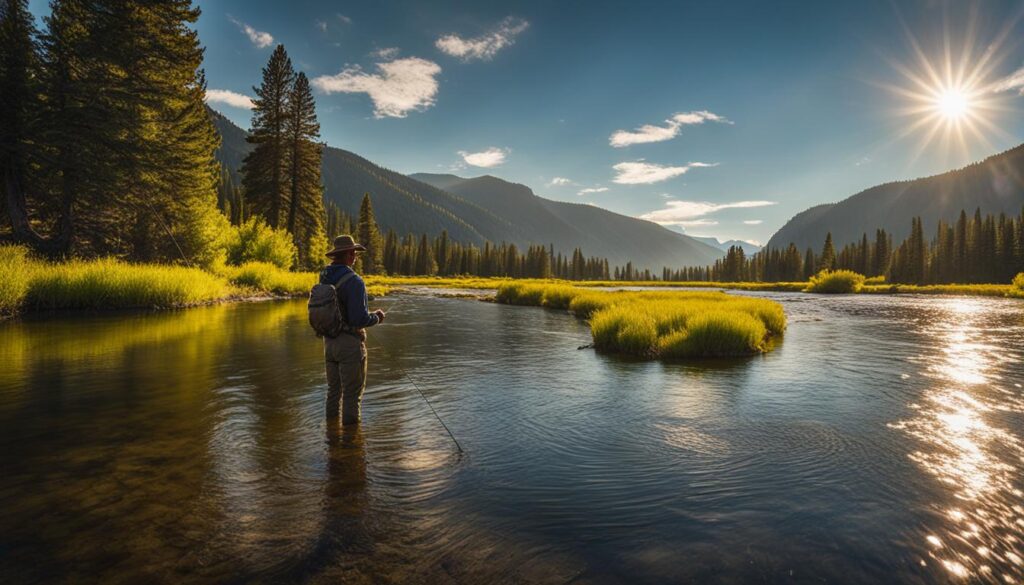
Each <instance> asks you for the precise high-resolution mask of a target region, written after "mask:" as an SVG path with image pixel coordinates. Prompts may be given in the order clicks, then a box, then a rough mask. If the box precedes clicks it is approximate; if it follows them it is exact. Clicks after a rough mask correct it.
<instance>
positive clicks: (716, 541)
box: [0, 293, 1024, 583]
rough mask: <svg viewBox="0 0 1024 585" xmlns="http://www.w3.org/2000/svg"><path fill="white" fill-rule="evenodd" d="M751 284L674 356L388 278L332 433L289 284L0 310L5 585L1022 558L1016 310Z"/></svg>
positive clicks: (494, 575)
mask: <svg viewBox="0 0 1024 585" xmlns="http://www.w3.org/2000/svg"><path fill="white" fill-rule="evenodd" d="M758 296H765V297H769V298H773V299H777V300H779V301H780V302H782V303H783V304H784V306H785V308H786V311H787V314H788V316H789V329H788V331H787V333H786V335H785V337H784V339H783V340H782V341H781V343H779V344H778V345H777V347H776V349H775V350H774V351H773V352H771V353H768V354H765V355H763V356H759V357H755V358H747V359H737V360H718V361H705V362H700V363H692V364H677V365H672V364H663V363H658V362H640V361H632V360H625V359H621V358H617V357H614V356H607V355H602V354H599V353H595V352H594V351H593V350H590V349H585V350H578V349H577V347H578V346H581V345H584V344H587V343H589V341H590V335H589V330H588V328H587V326H586V325H585V324H584V323H582V322H580V321H577V320H576V319H575V318H573V317H572V316H570V315H568V314H565V313H563V312H556V311H549V310H545V309H538V308H531V307H510V306H504V305H497V304H492V303H481V302H478V301H474V300H467V299H452V298H447V299H442V298H432V297H425V296H408V295H406V296H401V295H400V296H396V297H395V298H389V299H383V300H381V301H380V302H379V303H376V304H377V305H379V306H382V307H384V308H388V307H392V308H393V310H392V312H391V314H390V317H389V322H388V323H386V324H384V325H383V326H382V327H380V328H379V329H376V330H373V331H371V342H370V343H371V350H370V351H371V357H370V377H369V387H368V390H367V394H366V396H365V398H364V421H363V424H362V425H361V427H360V428H359V429H356V430H350V431H345V432H342V433H331V432H329V431H328V430H327V429H326V428H325V424H324V421H323V398H324V390H325V383H324V377H323V363H322V354H321V352H322V349H321V346H320V342H319V340H317V339H316V338H314V337H313V335H312V333H311V331H310V330H309V328H308V325H307V324H306V323H305V304H304V301H301V300H296V301H279V302H268V303H255V304H238V305H222V306H213V307H205V308H198V309H191V310H186V311H178V312H161V313H153V314H124V313H122V314H103V315H93V316H73V317H63V318H44V317H30V318H25V319H23V320H20V321H12V322H7V323H0V364H2V366H0V469H3V473H2V475H0V509H3V510H4V514H3V525H2V526H0V582H4V583H22V582H50V581H90V582H104V583H135V582H140V581H143V580H147V581H149V582H157V581H170V582H184V583H190V582H211V583H213V582H217V583H222V582H251V581H264V582H294V581H317V582H345V583H360V582H365V583H380V582H410V581H411V582H452V581H454V582H480V583H492V582H515V583H520V582H542V583H547V582H552V583H562V582H573V583H614V582H629V583H661V582H678V581H694V582H747V581H762V582H812V581H813V582H820V581H828V582H850V583H863V582H892V581H895V580H899V581H904V582H921V583H930V582H936V581H940V582H942V581H953V580H956V579H957V577H959V576H972V577H974V578H976V579H980V580H991V581H1003V580H1004V578H1009V579H1015V580H1018V581H1019V580H1022V579H1024V542H1022V541H1021V538H1024V537H1022V536H1021V535H1022V534H1024V492H1022V490H1024V479H1022V476H1024V473H1022V471H1021V468H1022V467H1024V390H1022V388H1021V384H1022V383H1024V363H1022V361H1021V360H1022V359H1024V349H1022V348H1024V302H1021V301H1012V300H1004V299H984V298H954V297H941V298H940V297H912V296H899V297H893V296H886V297H872V296H845V297H824V296H814V295H805V294H792V293H789V294H787V293H774V294H773V293H765V294H760V295H758ZM399 366H401V367H399ZM403 370H404V371H405V372H407V373H408V376H407V375H405V374H404V373H403ZM410 377H411V378H412V379H414V380H415V381H416V383H418V384H419V385H420V387H421V388H422V389H423V391H424V392H425V394H426V395H427V397H428V398H429V399H430V400H431V402H432V403H433V404H434V406H435V408H436V409H437V411H438V412H439V413H440V415H441V416H442V417H443V418H444V420H445V422H447V423H448V426H449V427H450V428H451V429H452V431H453V432H454V433H455V436H456V437H457V438H458V439H459V441H460V443H461V444H462V446H463V447H464V449H465V451H466V453H465V454H464V455H461V456H460V455H459V454H458V452H457V451H456V449H455V447H454V445H453V443H452V441H451V440H450V439H449V437H448V436H447V435H446V434H445V431H444V429H443V428H442V427H441V425H440V424H439V423H438V421H437V420H436V419H434V418H433V416H432V415H431V413H430V410H429V409H428V407H427V405H426V404H425V403H424V402H423V399H422V398H421V397H420V396H419V395H418V394H417V392H416V390H415V388H414V387H413V386H412V384H411V383H410V381H409V380H410Z"/></svg>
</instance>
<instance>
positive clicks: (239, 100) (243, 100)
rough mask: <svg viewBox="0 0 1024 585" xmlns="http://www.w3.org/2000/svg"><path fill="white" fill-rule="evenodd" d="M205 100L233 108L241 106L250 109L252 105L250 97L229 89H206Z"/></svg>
mask: <svg viewBox="0 0 1024 585" xmlns="http://www.w3.org/2000/svg"><path fill="white" fill-rule="evenodd" d="M206 101H207V102H208V103H214V104H224V105H226V106H231V107H233V108H243V109H246V110H251V109H253V107H254V104H253V103H252V98H251V97H249V96H247V95H244V94H240V93H238V92H234V91H231V90H229V89H208V90H206Z"/></svg>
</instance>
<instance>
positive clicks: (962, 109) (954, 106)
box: [935, 88, 971, 122]
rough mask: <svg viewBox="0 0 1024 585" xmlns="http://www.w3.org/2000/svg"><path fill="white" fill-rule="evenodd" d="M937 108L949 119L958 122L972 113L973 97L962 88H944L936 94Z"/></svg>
mask: <svg viewBox="0 0 1024 585" xmlns="http://www.w3.org/2000/svg"><path fill="white" fill-rule="evenodd" d="M935 109H936V110H937V111H938V112H939V114H941V115H942V117H943V118H945V119H946V120H947V121H950V122H956V121H959V120H961V119H962V118H964V117H965V116H967V115H969V114H970V112H971V99H970V96H968V95H967V94H966V93H965V92H964V91H962V90H960V89H957V88H948V89H944V90H942V91H941V92H940V93H939V94H938V95H937V96H935Z"/></svg>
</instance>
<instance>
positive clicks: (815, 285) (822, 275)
mask: <svg viewBox="0 0 1024 585" xmlns="http://www.w3.org/2000/svg"><path fill="white" fill-rule="evenodd" d="M862 286H864V275H863V274H858V273H856V272H854V271H852V270H822V271H821V272H819V273H818V274H815V275H814V276H812V277H811V280H810V282H809V283H808V284H807V288H806V289H804V290H805V291H806V292H812V293H826V294H848V293H855V292H858V291H860V289H861V287H862Z"/></svg>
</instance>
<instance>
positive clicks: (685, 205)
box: [640, 201, 777, 225]
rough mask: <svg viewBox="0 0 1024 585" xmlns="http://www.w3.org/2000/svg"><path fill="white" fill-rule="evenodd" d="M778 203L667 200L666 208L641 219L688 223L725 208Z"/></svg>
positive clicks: (668, 223)
mask: <svg viewBox="0 0 1024 585" xmlns="http://www.w3.org/2000/svg"><path fill="white" fill-rule="evenodd" d="M776 203H777V202H776V201H735V202H733V203H711V202H708V201H666V202H665V207H664V208H662V209H658V210H655V211H651V212H649V213H645V214H643V215H641V216H640V219H646V220H648V221H653V222H654V223H660V224H663V225H687V224H686V223H684V222H688V221H695V220H696V219H698V218H702V217H704V216H706V215H710V214H712V213H715V212H716V211H721V210H723V209H736V208H750V207H766V206H769V205H775V204H776ZM691 225H692V224H691Z"/></svg>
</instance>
